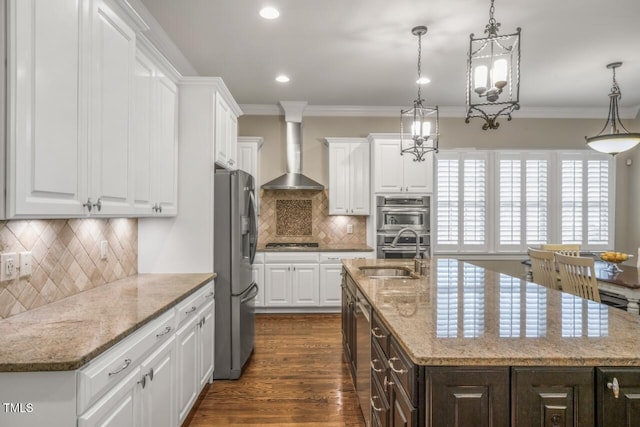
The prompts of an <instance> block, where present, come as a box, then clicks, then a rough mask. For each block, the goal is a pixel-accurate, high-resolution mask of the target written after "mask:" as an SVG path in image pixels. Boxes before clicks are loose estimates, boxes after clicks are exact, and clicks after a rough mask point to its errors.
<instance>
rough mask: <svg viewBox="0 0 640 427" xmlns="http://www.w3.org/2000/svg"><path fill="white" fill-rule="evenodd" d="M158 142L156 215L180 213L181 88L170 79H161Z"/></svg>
mask: <svg viewBox="0 0 640 427" xmlns="http://www.w3.org/2000/svg"><path fill="white" fill-rule="evenodd" d="M158 110H159V111H158V115H159V116H158V122H157V125H156V126H157V129H158V132H159V135H158V139H157V141H155V144H154V150H153V153H154V156H153V163H154V168H155V174H154V181H153V189H154V197H153V201H154V203H157V205H158V208H157V212H156V215H160V216H175V215H177V214H178V136H177V130H178V126H177V123H178V88H177V86H176V85H175V84H174V83H173V82H172V81H171V80H169V79H168V78H166V77H164V76H161V77H159V78H158Z"/></svg>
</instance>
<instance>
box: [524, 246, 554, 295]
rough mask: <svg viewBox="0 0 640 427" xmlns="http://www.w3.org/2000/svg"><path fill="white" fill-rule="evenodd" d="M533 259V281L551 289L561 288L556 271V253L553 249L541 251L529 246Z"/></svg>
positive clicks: (530, 256)
mask: <svg viewBox="0 0 640 427" xmlns="http://www.w3.org/2000/svg"><path fill="white" fill-rule="evenodd" d="M528 253H529V258H530V259H531V273H532V274H533V282H534V283H537V284H539V285H542V286H546V287H547V288H551V289H558V290H560V284H559V283H558V274H557V273H556V262H555V254H554V253H553V252H551V251H541V250H539V249H533V248H529V250H528Z"/></svg>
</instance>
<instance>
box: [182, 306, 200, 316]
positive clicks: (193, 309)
mask: <svg viewBox="0 0 640 427" xmlns="http://www.w3.org/2000/svg"><path fill="white" fill-rule="evenodd" d="M197 309H198V307H196V306H195V305H194V306H193V307H191V310H187V311H185V312H184V314H191V313H193V312H194V311H196V310H197Z"/></svg>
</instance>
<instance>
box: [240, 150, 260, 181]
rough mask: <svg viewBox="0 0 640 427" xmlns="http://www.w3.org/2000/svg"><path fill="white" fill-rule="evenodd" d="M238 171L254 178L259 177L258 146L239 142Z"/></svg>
mask: <svg viewBox="0 0 640 427" xmlns="http://www.w3.org/2000/svg"><path fill="white" fill-rule="evenodd" d="M237 147H238V148H237V157H238V158H237V162H238V169H241V170H243V171H245V172H247V173H248V174H250V175H251V176H253V178H254V179H255V178H257V175H258V146H257V144H253V143H250V142H239V143H238V144H237Z"/></svg>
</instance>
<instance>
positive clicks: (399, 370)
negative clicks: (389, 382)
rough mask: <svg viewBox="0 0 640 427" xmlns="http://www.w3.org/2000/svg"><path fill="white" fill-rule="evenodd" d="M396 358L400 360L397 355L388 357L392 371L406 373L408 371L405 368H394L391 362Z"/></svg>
mask: <svg viewBox="0 0 640 427" xmlns="http://www.w3.org/2000/svg"><path fill="white" fill-rule="evenodd" d="M396 360H400V359H398V358H397V357H392V358H391V359H389V367H390V368H391V370H392V371H393V372H395V373H396V374H406V373H407V372H409V371H407V370H406V369H402V368H401V369H396V367H395V366H393V362H395V361H396Z"/></svg>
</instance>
